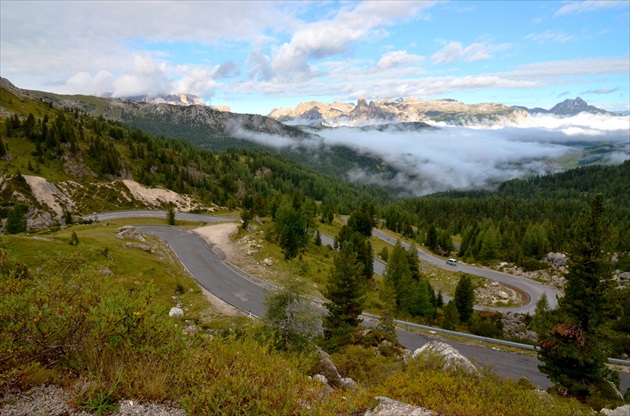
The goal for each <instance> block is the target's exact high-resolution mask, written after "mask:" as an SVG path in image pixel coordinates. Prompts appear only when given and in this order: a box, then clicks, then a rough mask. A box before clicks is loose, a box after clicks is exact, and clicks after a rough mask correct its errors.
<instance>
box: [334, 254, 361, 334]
mask: <svg viewBox="0 0 630 416" xmlns="http://www.w3.org/2000/svg"><path fill="white" fill-rule="evenodd" d="M362 273H363V265H362V264H361V263H359V262H358V260H357V255H356V254H355V253H354V251H353V250H352V247H351V244H350V243H348V242H345V243H344V244H343V245H342V246H341V249H340V250H339V251H338V252H337V254H336V255H335V259H334V265H333V267H332V269H331V270H330V274H329V276H328V284H327V285H326V288H325V290H324V296H326V299H328V302H326V304H325V307H326V309H328V315H326V316H325V317H324V325H323V326H324V335H325V336H326V338H331V337H333V336H339V335H344V334H347V333H349V332H351V331H352V329H353V328H355V327H356V326H358V325H359V324H360V323H361V318H359V315H361V313H363V305H364V304H365V293H366V285H365V279H363V275H362Z"/></svg>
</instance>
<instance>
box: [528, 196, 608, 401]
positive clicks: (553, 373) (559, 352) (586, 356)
mask: <svg viewBox="0 0 630 416" xmlns="http://www.w3.org/2000/svg"><path fill="white" fill-rule="evenodd" d="M603 202H604V201H603V196H602V195H601V194H597V195H595V196H594V197H593V199H592V201H591V207H590V211H588V212H584V213H582V215H581V216H580V218H579V221H578V222H577V224H576V225H575V227H574V235H573V237H572V239H571V242H570V244H569V246H568V249H567V255H568V257H569V262H568V268H569V271H568V273H567V275H566V279H567V284H566V286H565V294H564V297H563V298H561V299H560V300H559V302H558V310H557V311H556V313H555V322H554V323H552V324H551V325H549V326H552V325H553V327H552V328H551V331H548V332H544V333H539V334H538V335H539V344H540V350H539V352H538V357H539V359H540V360H541V361H542V362H543V364H542V365H540V366H539V368H540V371H541V372H543V373H544V374H547V375H548V376H549V379H550V380H551V381H552V382H554V383H555V384H557V385H559V386H561V387H563V388H565V389H567V391H568V392H569V393H570V394H572V395H575V396H578V397H580V398H585V397H588V396H590V395H592V394H599V393H598V391H599V392H601V391H607V390H610V388H609V387H608V385H607V382H608V381H611V382H616V383H617V384H618V382H619V380H618V376H617V374H616V373H614V372H613V371H611V370H610V369H608V368H607V367H606V363H607V351H606V350H605V348H604V345H603V343H602V338H603V333H602V328H601V326H602V324H603V322H604V321H605V320H606V318H607V317H608V315H609V314H610V309H611V308H610V307H611V305H610V304H609V294H608V290H609V288H610V284H611V281H612V267H611V253H610V251H609V249H610V242H611V237H612V236H611V224H610V222H609V221H608V219H607V218H606V217H605V215H604V206H603ZM554 324H555V325H554ZM545 328H546V326H544V327H543V328H542V329H543V330H544V329H545Z"/></svg>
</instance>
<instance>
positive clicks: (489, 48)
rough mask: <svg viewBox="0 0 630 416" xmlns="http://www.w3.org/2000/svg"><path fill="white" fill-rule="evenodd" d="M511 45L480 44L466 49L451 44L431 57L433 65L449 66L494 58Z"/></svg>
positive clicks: (476, 43)
mask: <svg viewBox="0 0 630 416" xmlns="http://www.w3.org/2000/svg"><path fill="white" fill-rule="evenodd" d="M508 46H509V45H507V44H502V45H489V44H484V43H480V42H475V43H471V44H470V45H468V46H466V47H464V46H463V45H462V44H461V43H460V42H450V43H448V44H446V45H445V46H444V47H443V48H442V49H440V50H439V51H437V52H436V53H434V54H433V55H432V56H431V63H432V64H433V65H437V64H447V63H450V62H453V61H458V60H463V61H466V62H474V61H480V60H484V59H490V58H492V55H491V53H492V52H494V51H498V50H503V49H506V48H508Z"/></svg>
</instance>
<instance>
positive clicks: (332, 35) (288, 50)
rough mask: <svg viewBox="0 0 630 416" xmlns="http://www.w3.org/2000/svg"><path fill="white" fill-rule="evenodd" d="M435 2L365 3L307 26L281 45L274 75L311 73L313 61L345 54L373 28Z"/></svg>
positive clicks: (416, 11)
mask: <svg viewBox="0 0 630 416" xmlns="http://www.w3.org/2000/svg"><path fill="white" fill-rule="evenodd" d="M433 3H434V2H419V3H418V2H393V1H392V2H363V3H360V4H359V5H358V6H356V7H354V8H353V9H349V8H347V9H342V10H341V11H340V12H339V13H338V14H337V15H336V16H335V17H334V18H332V19H329V20H320V21H317V22H314V23H309V24H306V25H304V27H302V28H300V29H299V30H297V31H296V32H295V33H294V35H293V37H292V39H291V41H290V42H288V43H284V44H283V45H282V46H280V48H279V50H278V51H277V53H276V54H275V56H274V57H273V60H272V68H273V71H274V74H276V75H278V74H283V73H285V72H311V71H313V68H312V67H311V64H310V62H311V61H312V60H317V59H322V58H326V57H331V56H334V55H337V54H345V53H347V52H348V51H349V50H350V48H351V47H352V46H353V45H354V44H355V43H356V42H357V41H359V40H361V39H364V38H366V37H367V36H368V35H369V34H370V33H371V31H372V30H373V29H377V28H379V27H380V26H387V25H389V24H392V23H394V22H395V21H397V20H399V19H405V18H408V17H410V16H414V15H415V14H416V13H418V12H419V11H420V10H423V9H427V8H429V7H431V6H432V5H433Z"/></svg>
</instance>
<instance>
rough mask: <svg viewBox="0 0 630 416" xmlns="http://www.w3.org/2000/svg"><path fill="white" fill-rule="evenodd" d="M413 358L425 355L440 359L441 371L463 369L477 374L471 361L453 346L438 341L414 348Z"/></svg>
mask: <svg viewBox="0 0 630 416" xmlns="http://www.w3.org/2000/svg"><path fill="white" fill-rule="evenodd" d="M412 357H413V358H416V357H426V358H430V359H432V360H441V361H442V370H443V371H463V372H466V373H470V374H479V371H477V368H476V367H475V366H474V365H473V363H471V362H470V360H468V358H466V357H464V356H463V355H461V354H460V353H459V351H457V350H456V349H455V348H453V347H451V346H450V345H448V344H445V343H443V342H440V341H429V342H427V343H426V344H424V345H423V346H422V347H420V348H418V349H417V350H415V351H414V352H413V354H412Z"/></svg>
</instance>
